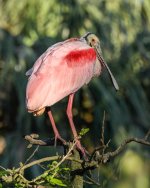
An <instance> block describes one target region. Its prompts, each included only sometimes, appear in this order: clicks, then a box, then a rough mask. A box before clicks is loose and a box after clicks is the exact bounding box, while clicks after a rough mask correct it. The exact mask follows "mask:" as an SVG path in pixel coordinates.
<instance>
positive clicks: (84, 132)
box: [79, 128, 90, 136]
mask: <svg viewBox="0 0 150 188" xmlns="http://www.w3.org/2000/svg"><path fill="white" fill-rule="evenodd" d="M89 130H90V129H89V128H82V129H81V131H80V133H79V135H80V136H83V135H85V134H86V133H87V132H88V131H89Z"/></svg>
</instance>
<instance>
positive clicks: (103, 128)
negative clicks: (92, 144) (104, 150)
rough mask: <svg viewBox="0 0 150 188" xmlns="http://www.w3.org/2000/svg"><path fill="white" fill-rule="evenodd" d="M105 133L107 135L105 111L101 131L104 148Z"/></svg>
mask: <svg viewBox="0 0 150 188" xmlns="http://www.w3.org/2000/svg"><path fill="white" fill-rule="evenodd" d="M104 133H105V111H104V114H103V122H102V129H101V139H100V141H101V144H102V146H103V145H105V140H104Z"/></svg>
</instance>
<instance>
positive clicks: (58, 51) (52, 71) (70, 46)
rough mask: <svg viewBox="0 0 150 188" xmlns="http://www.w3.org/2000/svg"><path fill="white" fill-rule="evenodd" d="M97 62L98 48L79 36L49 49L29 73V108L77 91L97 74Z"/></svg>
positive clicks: (44, 105) (57, 99)
mask: <svg viewBox="0 0 150 188" xmlns="http://www.w3.org/2000/svg"><path fill="white" fill-rule="evenodd" d="M95 63H96V52H95V50H94V49H93V48H91V47H90V46H88V45H87V44H86V43H84V42H82V41H80V40H79V39H70V40H67V41H64V42H62V43H57V44H56V45H54V46H52V47H51V48H49V49H48V50H47V51H46V52H45V53H44V54H43V55H42V56H41V57H40V58H39V59H38V60H37V61H36V63H35V64H34V66H33V68H32V69H30V70H29V72H27V74H30V77H29V81H28V84H27V90H26V102H27V108H28V110H29V111H36V110H39V109H42V108H43V107H46V106H51V105H53V104H55V103H56V102H58V101H59V100H61V99H63V98H64V97H66V96H68V95H69V94H71V93H74V92H76V91H77V90H78V89H79V88H81V87H82V86H83V85H84V84H87V83H88V82H89V81H90V80H91V78H92V77H93V76H94V74H95V72H94V67H95ZM99 71H100V70H99Z"/></svg>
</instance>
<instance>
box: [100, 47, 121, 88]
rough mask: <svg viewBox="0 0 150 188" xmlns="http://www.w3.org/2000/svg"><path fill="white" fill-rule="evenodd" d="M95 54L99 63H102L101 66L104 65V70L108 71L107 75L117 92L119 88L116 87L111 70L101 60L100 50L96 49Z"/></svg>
mask: <svg viewBox="0 0 150 188" xmlns="http://www.w3.org/2000/svg"><path fill="white" fill-rule="evenodd" d="M96 52H97V56H98V60H99V61H100V63H102V65H104V67H106V69H107V70H108V73H109V76H110V78H111V81H112V83H113V85H114V87H115V89H116V90H117V91H118V90H119V86H118V83H117V81H116V79H115V78H114V76H113V74H112V72H111V70H110V69H109V67H108V65H107V63H106V62H105V61H104V59H103V58H102V55H101V49H100V48H98V49H97V48H96Z"/></svg>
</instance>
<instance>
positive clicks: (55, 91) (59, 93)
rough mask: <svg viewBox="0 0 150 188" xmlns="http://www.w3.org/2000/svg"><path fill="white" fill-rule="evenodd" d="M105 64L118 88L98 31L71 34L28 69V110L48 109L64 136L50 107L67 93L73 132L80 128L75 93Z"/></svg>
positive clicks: (82, 150) (75, 132)
mask: <svg viewBox="0 0 150 188" xmlns="http://www.w3.org/2000/svg"><path fill="white" fill-rule="evenodd" d="M104 67H106V69H107V70H108V72H109V75H110V77H111V80H112V82H113V84H114V87H115V89H116V90H118V89H119V87H118V84H117V82H116V80H115V78H114V77H113V75H112V73H111V71H110V69H109V67H108V66H107V64H106V62H105V61H104V59H103V57H102V52H101V47H100V41H99V39H98V37H97V36H96V35H95V34H92V33H87V34H85V35H84V36H83V37H81V38H71V39H68V40H65V41H63V42H59V43H56V44H54V45H53V46H51V47H49V48H48V49H47V50H46V52H45V53H43V54H42V55H41V56H40V57H39V58H38V59H37V61H36V62H35V64H34V65H33V67H32V68H31V69H30V70H28V71H27V73H26V75H27V76H30V77H29V80H28V84H27V89H26V105H27V109H28V112H32V113H33V114H34V116H39V115H41V114H43V113H44V111H45V110H46V109H47V113H48V116H49V119H50V121H51V124H52V128H53V131H54V134H55V142H56V140H57V139H59V140H60V141H62V142H63V143H65V140H64V139H62V138H61V136H60V134H59V132H58V130H57V128H56V125H55V122H54V119H53V116H52V112H51V109H50V107H51V106H52V105H54V104H55V103H56V102H58V101H60V100H61V99H63V98H64V97H66V96H69V100H68V106H67V111H66V112H67V116H68V119H69V123H70V127H71V130H72V132H73V136H74V138H75V139H77V137H78V135H77V131H76V129H75V126H74V122H73V115H72V105H73V99H74V94H75V92H77V91H78V90H79V89H80V88H81V87H82V86H83V85H84V84H88V83H89V81H90V80H91V79H92V77H94V76H99V75H100V73H101V71H102V69H103V68H104ZM77 148H78V149H79V150H80V151H81V152H82V154H83V155H85V150H84V148H83V147H82V146H81V144H80V141H79V140H77Z"/></svg>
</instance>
